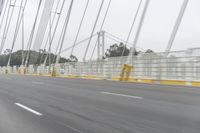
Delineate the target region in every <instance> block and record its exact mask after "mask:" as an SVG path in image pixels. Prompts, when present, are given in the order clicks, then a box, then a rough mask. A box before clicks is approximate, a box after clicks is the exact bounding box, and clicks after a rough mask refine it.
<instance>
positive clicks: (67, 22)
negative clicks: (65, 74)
mask: <svg viewBox="0 0 200 133" xmlns="http://www.w3.org/2000/svg"><path fill="white" fill-rule="evenodd" d="M73 3H74V0H71V3H70V6H69V10H68V13H67V17H66V20H65V24H64V27H63V29H64V32H63V35H61V36H62V39H61V44H60V49H59V52H58V56H57V59H56V64H58V63H59V60H60V54H61V50H62V47H63V44H64V39H65V35H66V32H67V28H68V24H69V20H70V17H71V11H72V7H73Z"/></svg>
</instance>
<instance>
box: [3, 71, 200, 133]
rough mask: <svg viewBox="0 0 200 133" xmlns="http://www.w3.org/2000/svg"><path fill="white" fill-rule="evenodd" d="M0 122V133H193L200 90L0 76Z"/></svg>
mask: <svg viewBox="0 0 200 133" xmlns="http://www.w3.org/2000/svg"><path fill="white" fill-rule="evenodd" d="M20 105H22V106H20ZM37 113H38V114H41V115H37ZM0 118H1V119H0V133H199V131H200V88H195V87H183V86H167V85H151V84H149V85H148V84H134V83H120V82H113V81H98V80H83V79H62V78H51V77H39V76H17V75H0Z"/></svg>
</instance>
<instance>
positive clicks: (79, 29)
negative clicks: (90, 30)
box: [70, 0, 90, 56]
mask: <svg viewBox="0 0 200 133" xmlns="http://www.w3.org/2000/svg"><path fill="white" fill-rule="evenodd" d="M89 2H90V0H87V3H86V6H85V10H84V12H83V16H82V19H81V22H80V25H79V28H78V32H77V34H76V38H75V40H74V45H73V47H72V50H71V54H70V56H72V54H73V51H74V47H75V45H76V43H77V40H78V36H79V33H80V31H81V27H82V24H83V20H84V18H85V14H86V12H87V9H88V5H89Z"/></svg>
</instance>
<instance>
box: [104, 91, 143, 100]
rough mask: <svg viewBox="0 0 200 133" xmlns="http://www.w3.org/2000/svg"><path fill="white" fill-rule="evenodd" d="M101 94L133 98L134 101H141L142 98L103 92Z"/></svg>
mask: <svg viewBox="0 0 200 133" xmlns="http://www.w3.org/2000/svg"><path fill="white" fill-rule="evenodd" d="M101 93H102V94H107V95H113V96H121V97H128V98H135V99H143V97H139V96H131V95H124V94H118V93H111V92H105V91H102V92H101Z"/></svg>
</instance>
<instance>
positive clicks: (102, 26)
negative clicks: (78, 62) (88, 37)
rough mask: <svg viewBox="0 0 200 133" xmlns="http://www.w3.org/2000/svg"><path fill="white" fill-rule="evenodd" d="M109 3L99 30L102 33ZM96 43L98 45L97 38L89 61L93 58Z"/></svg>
mask: <svg viewBox="0 0 200 133" xmlns="http://www.w3.org/2000/svg"><path fill="white" fill-rule="evenodd" d="M111 2H112V0H110V1H109V3H108V7H107V9H106V13H105V16H104V18H103V22H102V24H101V28H100V30H99V31H102V29H103V26H104V24H105V21H106V18H107V15H108V11H109V9H110V5H111ZM97 43H98V38H97V40H96V43H95V46H94V49H93V51H92V55H91V57H90V61H91V60H92V58H93V56H94V52H95V49H96V47H97Z"/></svg>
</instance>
